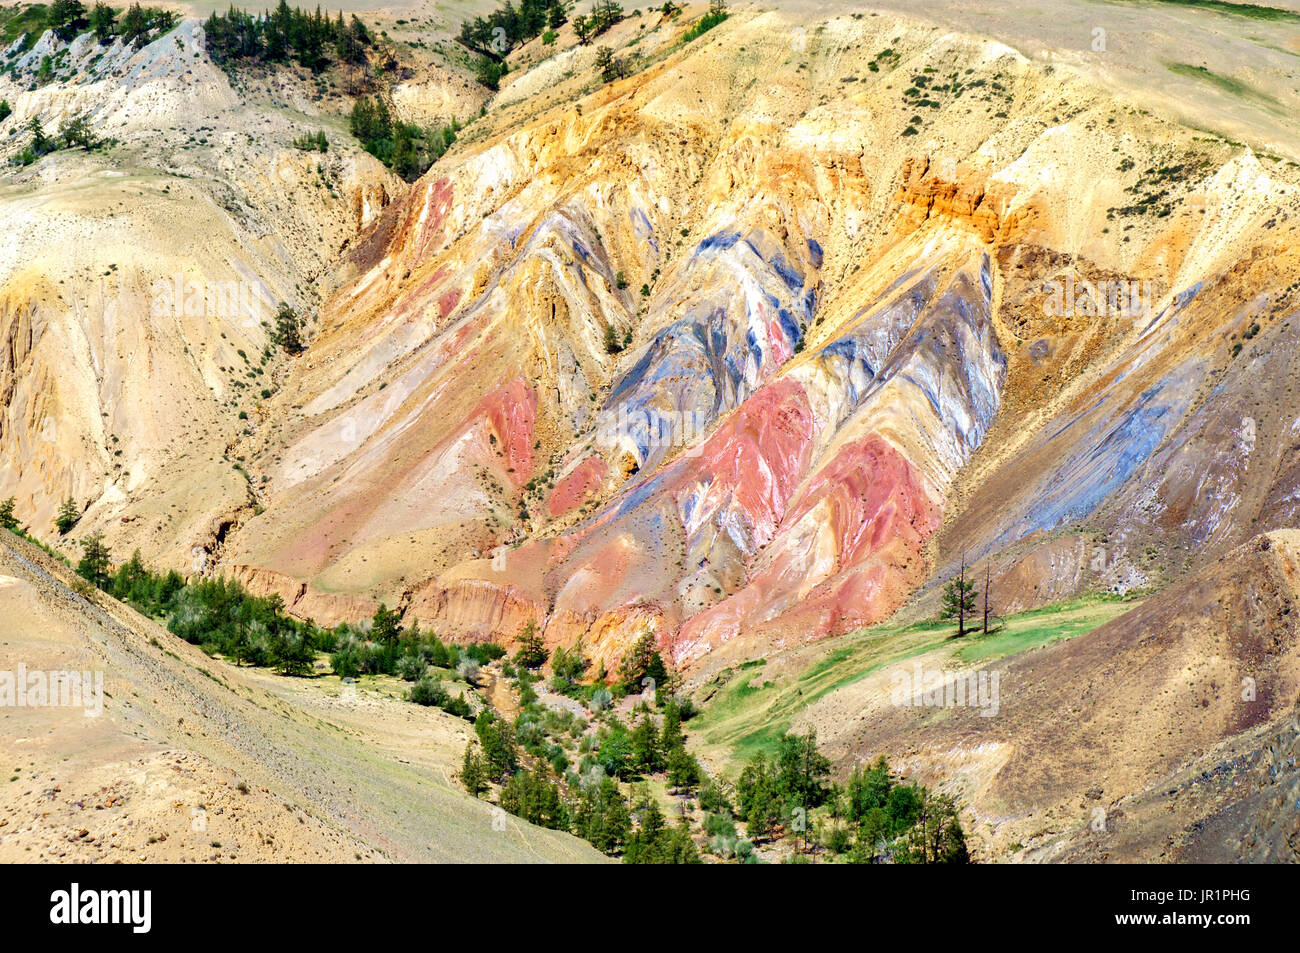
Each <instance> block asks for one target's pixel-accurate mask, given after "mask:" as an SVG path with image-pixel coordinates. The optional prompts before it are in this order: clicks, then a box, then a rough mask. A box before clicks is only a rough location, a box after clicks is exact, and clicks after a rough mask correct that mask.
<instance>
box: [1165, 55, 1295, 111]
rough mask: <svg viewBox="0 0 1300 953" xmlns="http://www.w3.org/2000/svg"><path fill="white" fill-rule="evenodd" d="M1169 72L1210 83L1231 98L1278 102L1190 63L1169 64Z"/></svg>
mask: <svg viewBox="0 0 1300 953" xmlns="http://www.w3.org/2000/svg"><path fill="white" fill-rule="evenodd" d="M1165 65H1167V66H1168V67H1169V71H1170V72H1172V73H1177V74H1178V75H1179V76H1186V77H1188V78H1189V79H1198V80H1201V81H1202V82H1205V83H1209V84H1210V85H1211V86H1214V87H1215V88H1216V89H1219V90H1220V91H1222V92H1225V93H1227V94H1228V95H1229V96H1237V97H1239V98H1242V99H1256V100H1259V101H1260V102H1265V103H1273V104H1276V103H1277V100H1276V99H1274V98H1273V97H1272V96H1269V95H1268V94H1267V93H1262V92H1260V91H1259V90H1257V89H1255V88H1253V87H1251V86H1247V85H1246V84H1245V83H1243V82H1241V81H1240V80H1236V79H1233V78H1232V77H1231V76H1222V75H1220V74H1219V73H1215V72H1213V71H1211V70H1208V69H1206V68H1205V67H1204V66H1193V65H1191V64H1190V63H1167V64H1165Z"/></svg>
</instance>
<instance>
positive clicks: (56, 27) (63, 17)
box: [46, 0, 86, 43]
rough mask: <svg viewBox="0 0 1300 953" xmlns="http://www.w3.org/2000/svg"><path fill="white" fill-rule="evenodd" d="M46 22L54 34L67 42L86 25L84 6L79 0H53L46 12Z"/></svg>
mask: <svg viewBox="0 0 1300 953" xmlns="http://www.w3.org/2000/svg"><path fill="white" fill-rule="evenodd" d="M46 22H47V23H48V24H49V27H50V29H52V30H53V31H54V35H55V36H57V37H58V38H59V39H60V40H62V41H63V42H64V43H67V42H69V41H70V40H73V39H75V38H76V36H77V34H78V33H80V32H81V31H82V30H83V29H84V28H85V27H86V8H85V6H84V5H83V4H82V3H81V0H54V2H53V3H51V4H50V7H49V12H48V13H47V14H46Z"/></svg>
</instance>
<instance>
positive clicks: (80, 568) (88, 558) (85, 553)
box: [77, 530, 111, 589]
mask: <svg viewBox="0 0 1300 953" xmlns="http://www.w3.org/2000/svg"><path fill="white" fill-rule="evenodd" d="M81 552H82V556H81V561H80V562H79V563H77V575H79V576H80V577H81V578H82V579H85V580H86V581H87V582H90V583H93V584H94V585H95V586H98V587H99V588H101V589H103V588H105V587H106V586H107V585H108V579H109V569H110V568H111V566H110V564H109V552H108V547H107V546H105V545H104V534H103V533H101V532H100V531H99V530H95V531H94V532H93V533H91V534H90V535H89V536H87V537H86V538H85V539H83V540H82V541H81Z"/></svg>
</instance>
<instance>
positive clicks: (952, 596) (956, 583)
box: [939, 560, 975, 638]
mask: <svg viewBox="0 0 1300 953" xmlns="http://www.w3.org/2000/svg"><path fill="white" fill-rule="evenodd" d="M974 614H975V584H974V583H972V582H967V581H966V561H965V560H962V564H961V570H960V571H959V572H958V573H957V578H955V579H953V580H952V581H951V582H949V583H948V585H946V586H944V589H943V611H942V612H941V613H940V614H939V618H940V619H956V620H957V637H958V638H961V637H962V636H963V635H965V634H966V620H967V619H968V618H969V617H971V616H973V615H974Z"/></svg>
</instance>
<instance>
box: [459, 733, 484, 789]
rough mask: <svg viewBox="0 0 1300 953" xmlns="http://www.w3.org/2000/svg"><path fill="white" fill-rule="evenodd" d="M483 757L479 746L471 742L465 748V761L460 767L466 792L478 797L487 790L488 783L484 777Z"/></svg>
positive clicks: (461, 781)
mask: <svg viewBox="0 0 1300 953" xmlns="http://www.w3.org/2000/svg"><path fill="white" fill-rule="evenodd" d="M483 773H484V767H483V756H482V755H481V754H480V753H479V747H478V745H477V744H476V743H475V742H473V741H471V742H470V743H469V744H467V745H466V746H465V760H464V761H462V762H461V765H460V783H461V784H463V785H464V786H465V790H466V791H468V792H469V793H470V794H472V795H473V796H474V797H478V796H479V795H480V794H482V793H483V792H484V791H486V790H487V781H486V780H484V777H483Z"/></svg>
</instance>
